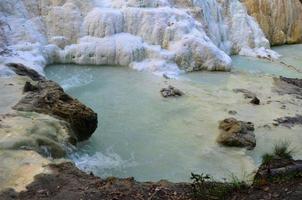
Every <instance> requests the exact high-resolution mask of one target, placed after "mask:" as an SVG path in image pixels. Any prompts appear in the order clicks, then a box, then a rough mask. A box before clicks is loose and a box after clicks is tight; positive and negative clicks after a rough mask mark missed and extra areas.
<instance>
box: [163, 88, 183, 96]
mask: <svg viewBox="0 0 302 200" xmlns="http://www.w3.org/2000/svg"><path fill="white" fill-rule="evenodd" d="M160 93H161V95H162V96H163V97H165V98H167V97H177V96H182V95H184V93H183V92H182V91H180V90H179V89H177V88H174V87H173V86H171V85H169V87H168V88H163V89H161V90H160Z"/></svg>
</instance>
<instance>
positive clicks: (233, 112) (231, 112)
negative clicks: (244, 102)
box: [228, 110, 237, 115]
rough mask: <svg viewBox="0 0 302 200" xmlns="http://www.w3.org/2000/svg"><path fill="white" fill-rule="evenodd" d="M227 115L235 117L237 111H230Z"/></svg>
mask: <svg viewBox="0 0 302 200" xmlns="http://www.w3.org/2000/svg"><path fill="white" fill-rule="evenodd" d="M228 113H229V114H230V115H236V114H237V111H236V110H230V111H229V112H228Z"/></svg>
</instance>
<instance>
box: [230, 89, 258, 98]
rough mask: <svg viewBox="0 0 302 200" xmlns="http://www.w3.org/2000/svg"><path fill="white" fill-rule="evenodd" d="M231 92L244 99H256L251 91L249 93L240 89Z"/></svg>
mask: <svg viewBox="0 0 302 200" xmlns="http://www.w3.org/2000/svg"><path fill="white" fill-rule="evenodd" d="M233 91H234V92H235V93H242V94H243V95H244V98H246V99H253V98H255V97H256V94H255V93H253V92H251V91H249V90H247V89H241V88H240V89H233Z"/></svg>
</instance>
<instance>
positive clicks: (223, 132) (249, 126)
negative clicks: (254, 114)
mask: <svg viewBox="0 0 302 200" xmlns="http://www.w3.org/2000/svg"><path fill="white" fill-rule="evenodd" d="M219 130H220V134H219V136H218V138H217V142H218V143H220V144H222V145H225V146H233V147H246V148H248V149H253V148H254V147H255V146H256V138H255V134H254V124H253V123H251V122H243V121H238V120H237V119H235V118H227V119H225V120H223V121H221V122H220V124H219Z"/></svg>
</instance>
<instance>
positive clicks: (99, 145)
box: [46, 49, 302, 181]
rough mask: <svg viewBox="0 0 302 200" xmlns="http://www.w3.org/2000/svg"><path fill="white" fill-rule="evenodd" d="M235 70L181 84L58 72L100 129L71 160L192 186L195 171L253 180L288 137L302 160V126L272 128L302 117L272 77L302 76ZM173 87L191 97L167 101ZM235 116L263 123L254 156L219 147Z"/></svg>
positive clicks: (257, 68) (53, 69)
mask: <svg viewBox="0 0 302 200" xmlns="http://www.w3.org/2000/svg"><path fill="white" fill-rule="evenodd" d="M279 50H280V51H282V49H278V51H279ZM290 55H291V54H290ZM284 59H285V58H284ZM301 63H302V62H301ZM293 64H294V63H293ZM234 66H235V69H234V70H233V71H234V72H231V73H223V72H219V73H209V72H197V73H190V74H186V75H182V76H180V77H179V78H178V79H177V80H171V79H170V80H166V79H165V78H163V77H160V76H155V75H153V74H151V73H147V72H137V71H135V70H131V69H129V68H126V67H116V66H78V65H52V66H49V67H47V68H46V75H47V77H48V78H50V79H52V80H55V81H57V82H58V83H60V84H61V85H62V87H64V89H66V91H67V92H68V93H69V94H71V95H73V96H74V97H76V98H78V99H79V100H80V101H82V102H83V103H85V104H86V105H88V106H90V107H91V108H92V109H93V110H94V111H95V112H97V113H98V116H99V127H98V129H97V130H96V132H95V133H94V135H93V136H92V137H91V138H90V139H89V140H88V141H86V142H83V143H81V144H80V145H79V146H78V149H77V151H76V152H74V153H73V154H72V155H71V158H72V159H73V160H74V161H75V163H76V164H77V166H78V167H80V168H81V169H84V170H86V171H87V172H90V171H92V172H93V173H94V174H96V175H98V176H101V177H107V176H117V177H129V176H133V177H135V178H136V179H137V180H139V181H146V180H154V181H156V180H160V179H168V180H170V181H187V180H189V178H190V173H191V172H195V173H208V174H210V175H212V176H213V177H214V178H217V179H223V178H226V179H230V177H231V176H232V175H235V176H237V177H239V178H242V179H247V178H249V177H250V176H251V175H252V174H253V172H254V171H255V170H256V169H257V167H258V165H259V164H260V162H261V155H262V154H263V153H266V152H269V151H271V149H272V147H273V145H274V144H276V143H277V142H279V141H281V140H283V139H284V138H286V140H288V141H290V142H291V145H292V146H293V147H295V148H296V152H297V154H296V157H297V158H302V152H301V145H300V144H301V142H302V135H301V134H300V133H301V131H302V128H301V127H299V126H297V127H294V128H293V129H288V128H283V127H273V126H271V127H272V128H267V126H265V127H264V125H267V124H268V125H271V124H272V122H273V119H276V118H278V117H282V116H288V115H290V116H292V115H295V114H298V113H301V111H302V110H301V104H299V103H301V102H298V103H297V104H290V105H288V106H287V108H286V109H282V108H281V107H282V103H284V102H289V101H290V98H291V97H288V96H279V95H278V94H277V93H274V92H272V88H273V87H274V85H273V79H272V75H273V74H274V75H286V76H287V75H288V76H290V75H293V76H300V75H297V72H293V71H291V70H292V69H288V68H287V67H285V66H283V65H280V66H279V65H275V64H272V63H269V62H266V61H263V60H256V59H250V58H247V57H235V59H234ZM274 66H275V68H274ZM264 74H265V75H264ZM300 77H301V76H300ZM168 85H173V86H175V87H177V88H179V89H181V90H182V91H183V92H184V93H185V95H184V96H183V97H180V98H171V99H165V98H163V97H162V96H161V95H160V92H159V91H160V90H161V88H163V87H167V86H168ZM235 88H245V89H249V90H251V91H253V92H256V93H257V95H258V97H259V98H260V99H261V100H262V102H263V104H262V105H260V106H253V105H251V104H249V103H248V101H246V100H245V99H244V98H243V95H242V94H235V93H234V92H233V89H235ZM269 100H272V102H271V103H269V104H268V103H265V102H267V101H269ZM230 110H235V111H236V112H237V114H236V115H235V116H234V117H236V118H238V119H240V120H244V121H252V122H253V123H254V124H255V127H256V130H255V133H256V139H257V146H256V148H255V149H254V150H253V151H247V150H245V149H241V148H227V147H222V146H220V145H218V144H217V142H216V138H217V136H218V134H219V130H218V123H219V121H220V120H222V119H224V118H226V117H232V115H230V114H229V112H228V111H230ZM272 110H273V111H274V112H272Z"/></svg>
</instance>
